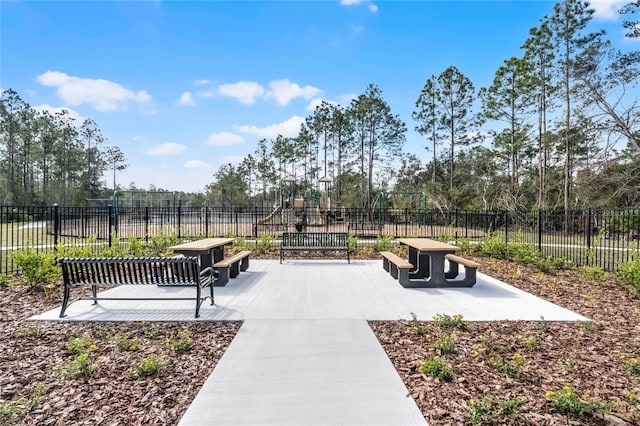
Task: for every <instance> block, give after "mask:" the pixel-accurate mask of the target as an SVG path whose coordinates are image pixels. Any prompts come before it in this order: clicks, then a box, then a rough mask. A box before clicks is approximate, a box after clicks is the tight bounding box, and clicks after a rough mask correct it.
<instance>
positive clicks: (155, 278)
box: [59, 257, 215, 318]
mask: <svg viewBox="0 0 640 426" xmlns="http://www.w3.org/2000/svg"><path fill="white" fill-rule="evenodd" d="M59 262H60V266H61V268H62V279H63V286H64V294H63V300H62V307H61V309H60V318H63V317H64V316H65V311H66V309H67V307H68V306H69V304H70V303H69V299H70V297H71V290H73V289H76V288H81V287H84V288H86V287H90V288H91V296H84V295H81V296H80V297H79V298H78V299H76V300H74V302H75V301H77V300H93V304H94V305H95V304H97V303H98V301H99V300H195V302H196V309H195V317H196V318H198V317H199V316H200V306H201V305H202V302H204V300H205V299H207V298H209V299H211V304H212V305H213V304H214V296H213V283H214V281H215V271H214V270H213V269H212V268H210V267H208V268H205V269H203V270H202V271H201V270H200V265H199V262H198V258H197V257H169V258H166V257H146V258H63V259H60V260H59ZM138 284H140V285H156V286H158V287H162V286H194V287H195V293H196V294H195V296H194V297H108V296H107V297H105V296H100V297H98V287H110V286H119V285H138ZM207 287H209V295H208V296H203V295H202V290H203V289H205V288H207Z"/></svg>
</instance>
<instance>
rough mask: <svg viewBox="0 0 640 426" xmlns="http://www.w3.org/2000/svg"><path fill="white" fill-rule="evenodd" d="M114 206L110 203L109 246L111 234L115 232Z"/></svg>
mask: <svg viewBox="0 0 640 426" xmlns="http://www.w3.org/2000/svg"><path fill="white" fill-rule="evenodd" d="M112 231H113V206H112V205H111V204H109V232H108V234H109V237H108V238H109V247H111V235H112V234H113V232H112Z"/></svg>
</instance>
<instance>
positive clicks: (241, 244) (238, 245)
mask: <svg viewBox="0 0 640 426" xmlns="http://www.w3.org/2000/svg"><path fill="white" fill-rule="evenodd" d="M231 238H234V240H233V243H232V244H231V248H230V251H231V254H235V253H240V252H241V251H244V250H248V249H249V246H248V244H247V239H246V238H245V237H231Z"/></svg>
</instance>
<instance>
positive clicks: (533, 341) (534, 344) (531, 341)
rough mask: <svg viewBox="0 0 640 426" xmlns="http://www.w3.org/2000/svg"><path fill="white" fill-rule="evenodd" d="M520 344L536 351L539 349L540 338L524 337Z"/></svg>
mask: <svg viewBox="0 0 640 426" xmlns="http://www.w3.org/2000/svg"><path fill="white" fill-rule="evenodd" d="M522 343H524V345H525V346H526V347H527V348H528V349H530V350H534V351H536V350H538V349H540V345H541V343H540V338H539V337H537V336H529V337H525V338H524V339H522Z"/></svg>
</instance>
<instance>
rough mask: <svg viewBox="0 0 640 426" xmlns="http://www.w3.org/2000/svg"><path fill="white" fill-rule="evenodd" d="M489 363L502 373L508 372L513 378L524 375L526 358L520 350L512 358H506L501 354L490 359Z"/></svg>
mask: <svg viewBox="0 0 640 426" xmlns="http://www.w3.org/2000/svg"><path fill="white" fill-rule="evenodd" d="M489 364H490V365H491V366H492V367H493V368H495V369H496V370H498V371H499V372H501V373H504V374H506V375H507V376H509V377H511V378H512V379H519V378H520V377H522V368H523V367H524V358H522V355H520V354H519V353H518V352H516V353H514V354H513V357H512V359H511V360H506V359H504V358H503V357H501V356H496V357H494V358H491V359H490V360H489Z"/></svg>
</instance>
